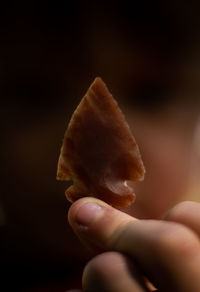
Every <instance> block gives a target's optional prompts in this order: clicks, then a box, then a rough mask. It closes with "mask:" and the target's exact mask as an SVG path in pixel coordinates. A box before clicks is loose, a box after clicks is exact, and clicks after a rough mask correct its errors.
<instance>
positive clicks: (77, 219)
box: [68, 197, 112, 227]
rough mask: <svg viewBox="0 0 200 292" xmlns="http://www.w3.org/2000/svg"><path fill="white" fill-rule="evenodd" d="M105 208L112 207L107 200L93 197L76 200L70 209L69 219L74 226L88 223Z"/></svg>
mask: <svg viewBox="0 0 200 292" xmlns="http://www.w3.org/2000/svg"><path fill="white" fill-rule="evenodd" d="M105 208H112V207H111V206H109V205H108V204H106V203H105V202H103V201H101V200H99V199H96V198H93V197H84V198H81V199H79V200H77V201H75V202H74V203H73V204H72V205H71V207H70V208H69V210H68V221H69V224H70V225H71V226H72V227H73V226H74V224H79V225H86V226H87V225H88V224H89V223H90V222H91V220H92V219H93V218H94V217H95V215H98V214H99V213H100V212H102V211H103V209H105Z"/></svg>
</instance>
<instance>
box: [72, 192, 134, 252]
mask: <svg viewBox="0 0 200 292" xmlns="http://www.w3.org/2000/svg"><path fill="white" fill-rule="evenodd" d="M68 220H69V223H70V225H71V227H72V229H73V230H74V232H75V233H76V235H77V236H78V237H79V238H80V239H81V241H82V242H84V243H85V244H86V245H87V246H89V247H92V248H93V249H95V248H96V247H97V248H98V249H99V248H100V249H103V250H110V249H113V245H114V244H115V240H116V237H117V235H118V234H119V233H120V230H122V229H123V226H124V225H126V224H127V223H129V222H134V221H137V219H135V218H133V217H131V216H129V215H127V214H125V213H123V212H121V211H119V210H117V209H115V208H113V207H111V206H110V205H108V204H106V203H105V202H103V201H100V200H98V199H96V198H91V197H86V198H82V199H79V200H78V201H76V202H75V203H74V204H73V205H72V206H71V208H70V209H69V213H68Z"/></svg>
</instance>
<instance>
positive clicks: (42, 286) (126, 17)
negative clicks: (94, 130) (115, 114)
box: [0, 0, 200, 292]
mask: <svg viewBox="0 0 200 292" xmlns="http://www.w3.org/2000/svg"><path fill="white" fill-rule="evenodd" d="M199 12H200V11H199V5H198V1H178V0H176V1H147V2H145V1H118V2H113V1H107V2H106V1H98V2H95V1H51V2H50V1H7V2H2V3H1V4H0V76H1V78H0V97H1V107H0V116H1V120H2V121H1V126H2V130H1V146H2V147H1V154H2V160H1V161H2V164H1V170H2V174H1V178H2V182H1V194H0V240H1V243H0V244H1V249H0V250H1V260H0V265H1V267H2V269H1V270H2V272H1V276H2V280H4V281H0V285H1V286H2V288H1V287H0V289H1V290H2V291H6V290H8V291H11V290H10V289H11V287H12V288H14V289H15V291H43V292H44V291H65V290H66V289H67V288H70V287H71V288H72V287H80V275H81V271H82V268H83V266H84V264H85V262H86V261H87V259H88V254H87V252H86V250H85V249H84V248H83V247H82V246H81V245H80V244H79V242H78V240H77V239H76V238H75V236H74V235H73V233H72V231H71V230H70V228H69V226H68V223H67V209H68V207H69V203H68V202H67V201H66V199H65V196H64V190H65V189H66V183H60V182H57V181H56V180H55V176H56V167H57V159H58V155H59V151H60V146H61V141H62V137H63V134H64V131H65V128H66V125H67V122H68V121H69V118H70V116H71V114H72V112H73V110H74V109H75V107H76V105H77V104H78V102H79V100H80V98H81V97H82V96H83V94H84V93H85V91H86V90H87V88H88V86H89V84H90V83H91V82H92V80H93V79H94V78H95V77H96V76H101V77H102V78H103V79H104V81H105V82H106V83H107V85H108V87H109V88H110V90H111V92H113V94H114V96H115V95H116V96H118V97H119V99H120V98H121V102H122V103H123V104H124V105H126V107H134V108H135V109H136V110H138V112H144V113H147V114H149V113H153V114H155V115H156V114H158V113H159V111H160V110H161V109H162V108H163V107H164V106H166V105H167V104H169V103H171V104H173V103H174V104H176V103H177V102H180V100H179V99H180V97H177V100H176V98H174V95H173V94H172V92H176V90H177V89H179V90H182V92H190V94H189V95H188V94H183V95H181V98H182V100H181V102H182V101H184V102H185V103H191V102H192V103H193V104H194V105H196V104H198V102H199V100H198V94H199V81H198V76H199V36H200V35H199ZM3 283H4V284H3ZM3 285H6V286H4V288H3Z"/></svg>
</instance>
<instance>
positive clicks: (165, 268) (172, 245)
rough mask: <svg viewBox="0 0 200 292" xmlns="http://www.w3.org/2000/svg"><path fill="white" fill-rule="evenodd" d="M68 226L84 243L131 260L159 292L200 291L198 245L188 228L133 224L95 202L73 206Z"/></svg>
mask: <svg viewBox="0 0 200 292" xmlns="http://www.w3.org/2000/svg"><path fill="white" fill-rule="evenodd" d="M69 222H70V224H71V226H72V228H73V229H74V230H75V232H76V233H77V234H78V235H79V236H80V237H81V238H82V239H83V240H84V241H86V242H89V243H90V244H93V243H94V244H96V245H99V246H100V247H102V248H105V249H108V250H116V251H120V252H124V253H127V254H128V255H129V256H131V257H132V258H134V260H135V261H136V262H137V264H138V265H139V266H140V268H141V270H142V271H143V273H144V275H145V276H147V278H148V279H150V281H151V282H152V283H153V284H154V285H155V286H156V287H157V288H159V289H160V290H164V291H166V288H167V289H168V290H169V291H200V279H199V270H200V242H199V239H198V237H197V236H196V234H195V233H194V232H192V231H191V230H190V229H188V228H187V227H185V226H183V225H181V224H178V223H172V222H166V221H158V220H136V219H135V218H132V217H131V216H129V215H127V214H125V213H122V212H120V211H119V210H116V209H114V208H112V207H111V206H108V205H107V204H106V203H104V202H102V201H99V200H97V199H94V198H83V199H80V200H79V201H77V202H75V203H74V204H73V205H72V207H71V208H70V210H69Z"/></svg>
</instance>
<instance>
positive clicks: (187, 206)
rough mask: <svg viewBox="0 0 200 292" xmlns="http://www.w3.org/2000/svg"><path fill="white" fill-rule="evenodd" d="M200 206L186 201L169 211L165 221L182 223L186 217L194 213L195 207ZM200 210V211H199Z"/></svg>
mask: <svg viewBox="0 0 200 292" xmlns="http://www.w3.org/2000/svg"><path fill="white" fill-rule="evenodd" d="M196 205H199V208H200V204H199V203H197V202H192V201H184V202H181V203H179V204H177V205H175V206H174V207H173V208H172V209H170V210H169V211H168V213H167V214H166V215H165V217H164V219H165V220H167V221H181V220H182V219H183V218H185V216H186V215H187V214H188V213H190V212H191V211H192V209H193V208H194V206H196ZM199 210H200V209H199Z"/></svg>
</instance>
